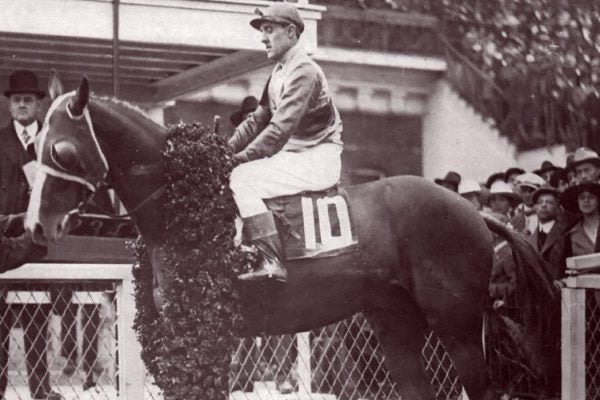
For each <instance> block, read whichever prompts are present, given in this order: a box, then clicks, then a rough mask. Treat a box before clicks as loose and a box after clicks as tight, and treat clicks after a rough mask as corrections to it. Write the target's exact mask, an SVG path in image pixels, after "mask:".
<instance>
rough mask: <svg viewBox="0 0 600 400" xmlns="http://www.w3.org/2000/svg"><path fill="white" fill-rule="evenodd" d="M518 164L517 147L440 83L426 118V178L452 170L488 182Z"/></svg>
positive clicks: (443, 82) (424, 166)
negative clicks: (488, 178) (490, 177)
mask: <svg viewBox="0 0 600 400" xmlns="http://www.w3.org/2000/svg"><path fill="white" fill-rule="evenodd" d="M515 164H516V149H515V146H514V145H512V144H511V143H510V142H509V141H508V140H507V139H506V138H504V137H502V136H500V135H499V134H498V132H497V131H496V129H495V128H494V127H493V126H492V125H491V124H490V123H488V122H486V121H484V120H483V119H482V118H481V116H479V115H478V114H477V113H476V112H475V110H474V109H473V108H472V107H471V106H470V105H469V104H467V103H466V102H465V101H464V100H463V99H462V98H460V97H459V96H458V94H457V93H456V92H454V90H452V89H451V87H450V86H449V85H448V83H447V82H446V81H445V80H443V79H441V80H440V81H439V82H438V83H437V85H436V87H435V89H434V91H433V92H432V94H431V97H430V99H429V103H428V105H427V109H426V111H425V114H424V115H423V176H425V177H426V178H435V177H443V176H444V175H445V174H446V172H448V171H449V170H452V171H456V172H458V173H459V174H461V175H462V176H463V178H465V179H475V180H478V181H485V179H486V177H487V176H489V175H491V174H492V173H494V172H497V171H504V170H506V168H508V167H510V166H513V165H515Z"/></svg>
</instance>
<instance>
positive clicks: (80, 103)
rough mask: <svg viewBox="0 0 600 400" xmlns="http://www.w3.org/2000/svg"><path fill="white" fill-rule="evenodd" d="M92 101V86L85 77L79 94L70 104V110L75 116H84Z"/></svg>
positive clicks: (76, 94)
mask: <svg viewBox="0 0 600 400" xmlns="http://www.w3.org/2000/svg"><path fill="white" fill-rule="evenodd" d="M89 100H90V84H89V83H88V80H87V77H85V76H84V77H83V78H82V79H81V83H80V84H79V87H78V88H77V92H76V93H75V96H73V98H72V99H71V102H70V103H69V110H70V111H71V114H72V115H73V116H76V117H78V116H80V115H81V114H83V110H84V109H85V107H86V106H87V104H88V101H89Z"/></svg>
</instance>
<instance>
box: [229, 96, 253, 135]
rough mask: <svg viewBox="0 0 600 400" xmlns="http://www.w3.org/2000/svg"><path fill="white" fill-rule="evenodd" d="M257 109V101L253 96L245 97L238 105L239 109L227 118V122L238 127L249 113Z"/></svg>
mask: <svg viewBox="0 0 600 400" xmlns="http://www.w3.org/2000/svg"><path fill="white" fill-rule="evenodd" d="M257 108H258V99H257V98H256V97H254V96H246V97H244V100H242V104H241V105H240V109H239V110H237V111H235V112H234V113H232V114H231V115H230V116H229V120H230V121H231V124H232V125H233V126H235V127H236V128H237V127H238V125H239V124H241V123H242V122H243V121H244V120H245V119H246V118H247V117H248V115H249V114H250V113H253V112H254V111H255V110H256V109H257Z"/></svg>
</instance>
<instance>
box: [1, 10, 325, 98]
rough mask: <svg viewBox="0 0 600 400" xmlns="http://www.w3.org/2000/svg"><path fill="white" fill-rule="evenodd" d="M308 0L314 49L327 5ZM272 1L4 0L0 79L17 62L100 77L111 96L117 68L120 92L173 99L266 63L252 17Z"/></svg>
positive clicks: (308, 34)
mask: <svg viewBox="0 0 600 400" xmlns="http://www.w3.org/2000/svg"><path fill="white" fill-rule="evenodd" d="M307 3H308V2H307V1H299V2H298V8H299V10H300V12H301V14H302V16H303V18H304V19H305V24H306V28H305V32H304V33H303V35H302V40H303V42H304V46H305V47H306V48H308V49H309V51H310V50H313V51H314V49H316V47H317V21H318V20H319V19H320V18H321V13H322V12H323V11H324V10H325V8H324V7H321V6H315V5H310V4H307ZM269 4H271V2H269V1H262V0H253V1H250V0H213V1H206V0H204V1H203V0H196V1H194V0H121V1H112V0H75V1H66V0H18V1H17V0H13V1H9V2H3V5H2V7H3V10H2V16H3V23H2V26H1V27H0V56H1V62H0V80H2V83H4V84H5V82H6V81H7V79H6V78H7V77H8V75H9V74H10V73H11V71H13V70H15V69H17V68H27V69H32V70H34V71H35V72H37V73H38V74H39V75H40V76H41V77H45V76H47V74H48V72H49V70H50V69H56V70H57V71H58V72H59V74H60V75H61V76H62V77H63V80H65V81H67V82H66V84H67V85H69V84H75V83H76V81H78V80H79V79H80V77H81V76H82V75H83V74H87V75H88V77H89V78H90V80H91V81H92V84H94V83H96V82H98V83H99V84H100V86H102V87H103V88H104V91H108V93H109V94H110V92H111V91H112V88H113V85H112V83H114V78H115V71H117V72H118V82H119V87H120V88H121V89H120V91H119V93H120V96H119V97H123V98H127V99H130V100H135V101H141V102H153V101H160V100H164V99H167V98H173V97H177V95H178V94H179V93H180V92H181V90H182V88H183V87H184V86H187V89H188V90H189V86H190V85H192V86H196V87H204V86H209V85H210V84H212V83H214V82H216V81H223V80H226V79H227V78H229V77H231V76H234V75H235V74H237V73H243V72H245V71H248V70H250V69H252V68H260V67H261V66H263V65H265V64H266V62H267V60H266V56H265V54H264V49H263V47H262V45H261V43H260V33H259V32H258V31H256V30H254V29H253V28H252V27H251V26H250V24H249V21H250V19H252V17H253V16H254V15H255V14H254V10H255V9H256V8H265V7H267V6H268V5H269ZM114 21H118V24H117V26H118V29H115V24H114ZM115 35H116V36H118V51H115V44H116V43H117V42H116V41H115V40H114V39H115ZM115 55H117V58H118V60H117V62H116V63H115ZM191 76H193V78H194V81H190V80H189V78H190V77H191ZM70 81H73V82H70ZM97 87H98V86H96V88H97Z"/></svg>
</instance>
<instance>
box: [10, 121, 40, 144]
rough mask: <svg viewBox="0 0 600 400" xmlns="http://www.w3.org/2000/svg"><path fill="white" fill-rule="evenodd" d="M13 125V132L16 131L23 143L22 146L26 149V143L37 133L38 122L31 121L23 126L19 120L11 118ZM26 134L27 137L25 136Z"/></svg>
mask: <svg viewBox="0 0 600 400" xmlns="http://www.w3.org/2000/svg"><path fill="white" fill-rule="evenodd" d="M13 125H14V127H15V132H17V136H18V138H19V140H20V141H21V144H22V145H23V148H24V149H25V150H27V145H28V144H29V142H31V141H32V140H33V139H34V138H35V136H36V135H37V133H38V122H37V121H33V122H32V123H31V124H29V125H27V126H23V125H22V124H21V123H20V122H19V121H15V120H13ZM23 131H26V132H27V135H24V134H23ZM25 136H27V138H26V137H25Z"/></svg>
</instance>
